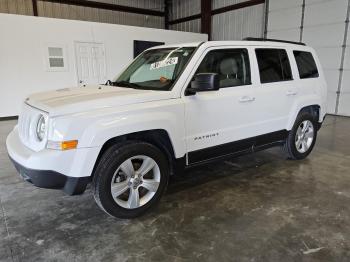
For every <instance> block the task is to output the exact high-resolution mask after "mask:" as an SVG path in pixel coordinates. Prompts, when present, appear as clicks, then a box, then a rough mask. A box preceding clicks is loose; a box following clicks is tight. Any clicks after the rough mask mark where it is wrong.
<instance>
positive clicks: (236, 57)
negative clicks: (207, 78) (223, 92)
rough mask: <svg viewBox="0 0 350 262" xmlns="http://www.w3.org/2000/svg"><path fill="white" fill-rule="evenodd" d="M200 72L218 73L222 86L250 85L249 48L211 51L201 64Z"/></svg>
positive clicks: (198, 70)
mask: <svg viewBox="0 0 350 262" xmlns="http://www.w3.org/2000/svg"><path fill="white" fill-rule="evenodd" d="M198 73H217V74H219V78H220V87H221V88H222V87H231V86H240V85H249V84H251V81H250V66H249V56H248V50H247V49H224V50H223V49H221V50H213V51H210V52H209V53H208V54H207V55H206V56H205V57H204V59H203V61H202V62H201V64H200V65H199V67H198V69H197V72H196V74H198Z"/></svg>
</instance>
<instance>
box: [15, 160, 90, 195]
mask: <svg viewBox="0 0 350 262" xmlns="http://www.w3.org/2000/svg"><path fill="white" fill-rule="evenodd" d="M10 159H11V161H12V163H13V164H14V166H15V168H16V169H17V171H18V173H19V174H20V175H21V176H22V178H23V179H24V180H25V181H27V182H29V183H32V184H33V185H35V186H37V187H42V188H51V189H62V190H63V191H64V192H65V193H67V194H68V195H78V194H82V193H84V191H85V189H86V186H87V184H88V183H89V182H90V177H68V176H65V175H63V174H60V173H57V172H55V171H51V170H35V169H29V168H26V167H24V166H22V165H21V164H19V163H17V162H16V161H15V160H13V159H12V158H11V157H10Z"/></svg>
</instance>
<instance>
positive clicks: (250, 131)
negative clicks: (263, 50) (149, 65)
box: [184, 48, 257, 164]
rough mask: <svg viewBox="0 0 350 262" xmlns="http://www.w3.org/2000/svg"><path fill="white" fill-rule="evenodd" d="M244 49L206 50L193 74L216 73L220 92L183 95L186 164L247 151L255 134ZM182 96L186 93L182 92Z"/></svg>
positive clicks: (251, 94) (246, 50)
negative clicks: (218, 78)
mask: <svg viewBox="0 0 350 262" xmlns="http://www.w3.org/2000/svg"><path fill="white" fill-rule="evenodd" d="M251 57H252V53H251V51H250V50H248V48H229V49H222V48H221V49H209V50H207V51H206V52H205V53H204V54H203V56H202V59H201V62H200V64H199V66H198V68H197V69H196V72H195V73H194V75H195V74H197V73H217V74H219V77H220V89H219V90H216V91H205V92H197V93H196V94H194V95H185V96H184V101H185V132H186V145H187V164H195V163H199V162H203V161H206V160H211V159H215V158H217V157H220V156H223V155H227V154H231V153H233V152H237V153H240V152H244V151H250V150H251V148H252V146H253V144H254V138H253V137H254V136H256V135H257V131H256V130H255V128H253V126H254V123H256V121H257V117H256V114H255V113H254V111H255V108H254V104H255V103H254V102H255V97H254V94H253V92H252V89H253V88H252V84H251V74H250V71H251V70H250V61H252V59H251ZM185 94H186V92H185Z"/></svg>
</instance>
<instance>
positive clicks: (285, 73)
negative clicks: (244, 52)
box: [255, 48, 293, 83]
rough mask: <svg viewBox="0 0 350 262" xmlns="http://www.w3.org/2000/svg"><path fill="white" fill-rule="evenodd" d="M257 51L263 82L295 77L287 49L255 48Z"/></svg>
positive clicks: (261, 80)
mask: <svg viewBox="0 0 350 262" xmlns="http://www.w3.org/2000/svg"><path fill="white" fill-rule="evenodd" d="M255 53H256V58H257V60H258V66H259V73H260V82H261V83H272V82H279V81H287V80H292V79H293V78H292V71H291V68H290V63H289V59H288V55H287V52H286V50H284V49H268V48H258V49H255Z"/></svg>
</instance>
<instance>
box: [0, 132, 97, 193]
mask: <svg viewBox="0 0 350 262" xmlns="http://www.w3.org/2000/svg"><path fill="white" fill-rule="evenodd" d="M6 146H7V152H8V155H9V157H10V159H11V160H12V162H13V163H14V165H15V167H16V169H17V170H18V172H19V173H20V174H21V175H22V177H23V178H24V179H25V180H27V181H28V182H31V183H32V184H34V185H36V186H38V187H43V188H54V189H63V190H64V191H65V192H66V193H67V194H70V195H74V194H79V193H82V192H84V190H85V188H86V185H87V184H88V183H89V182H90V180H91V174H92V170H93V168H94V164H95V162H96V159H97V156H98V153H99V150H100V148H98V147H92V148H80V149H74V150H66V151H60V150H52V149H43V150H40V151H38V152H35V151H33V150H31V149H29V148H28V147H26V146H25V145H23V143H22V142H21V141H20V138H19V135H18V130H17V128H15V129H14V130H13V131H12V132H11V133H10V134H9V135H8V137H7V139H6Z"/></svg>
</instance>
